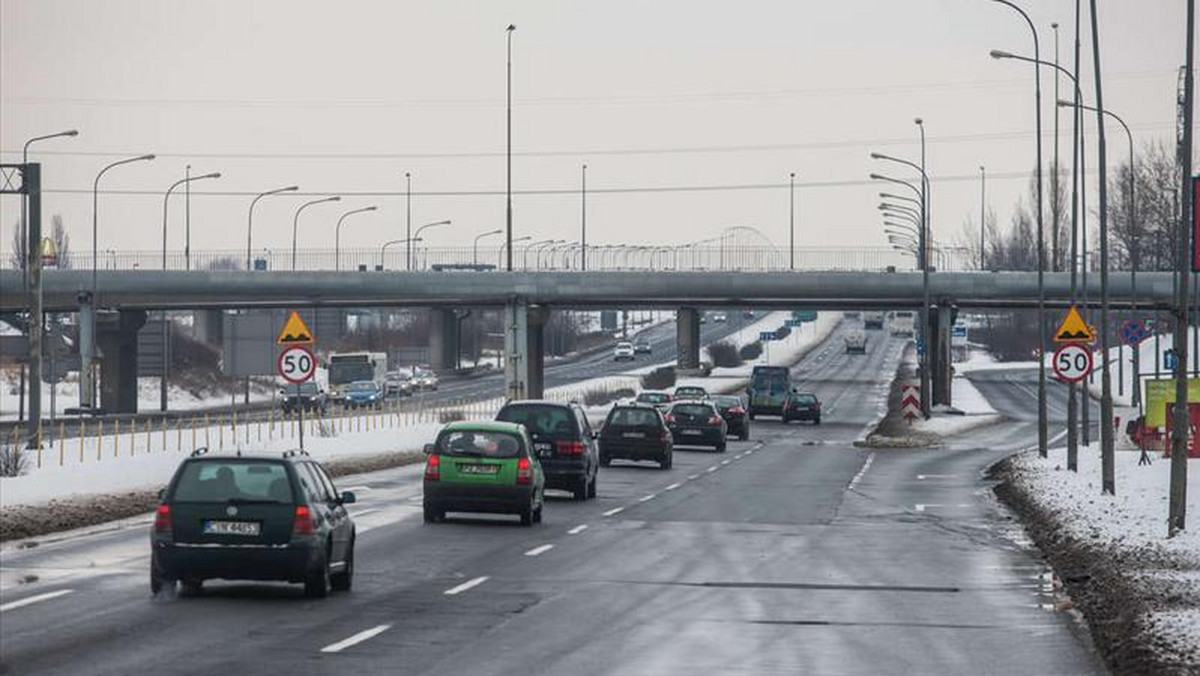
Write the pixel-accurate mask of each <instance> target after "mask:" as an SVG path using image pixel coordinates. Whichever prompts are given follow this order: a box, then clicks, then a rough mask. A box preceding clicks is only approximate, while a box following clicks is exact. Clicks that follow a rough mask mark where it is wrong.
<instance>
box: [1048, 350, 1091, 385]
mask: <svg viewBox="0 0 1200 676" xmlns="http://www.w3.org/2000/svg"><path fill="white" fill-rule="evenodd" d="M1092 366H1093V362H1092V351H1091V350H1089V349H1088V348H1087V346H1086V345H1080V344H1078V343H1068V344H1066V345H1063V346H1062V347H1060V348H1058V350H1056V351H1055V352H1054V375H1056V376H1058V379H1059V380H1062V381H1064V382H1068V383H1077V382H1079V381H1081V380H1083V379H1084V378H1086V377H1087V376H1088V374H1089V373H1091V372H1092Z"/></svg>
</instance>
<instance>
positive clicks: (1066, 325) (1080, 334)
mask: <svg viewBox="0 0 1200 676" xmlns="http://www.w3.org/2000/svg"><path fill="white" fill-rule="evenodd" d="M1054 342H1056V343H1094V342H1096V335H1095V334H1094V333H1093V332H1092V329H1091V327H1089V326H1088V325H1087V324H1085V323H1084V321H1083V317H1082V316H1080V314H1079V310H1078V309H1076V308H1075V306H1074V305H1072V306H1071V309H1070V310H1068V311H1067V316H1066V317H1063V320H1062V323H1061V324H1059V325H1058V328H1057V329H1055V330H1054Z"/></svg>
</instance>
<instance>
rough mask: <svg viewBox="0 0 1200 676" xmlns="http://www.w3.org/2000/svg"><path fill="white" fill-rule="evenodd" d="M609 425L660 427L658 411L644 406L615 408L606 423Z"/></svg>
mask: <svg viewBox="0 0 1200 676" xmlns="http://www.w3.org/2000/svg"><path fill="white" fill-rule="evenodd" d="M604 424H605V426H609V427H659V426H660V425H661V424H660V423H659V421H658V413H657V412H655V411H653V410H649V409H644V408H614V409H613V410H612V411H610V412H609V414H608V420H607V421H606V422H605V423H604Z"/></svg>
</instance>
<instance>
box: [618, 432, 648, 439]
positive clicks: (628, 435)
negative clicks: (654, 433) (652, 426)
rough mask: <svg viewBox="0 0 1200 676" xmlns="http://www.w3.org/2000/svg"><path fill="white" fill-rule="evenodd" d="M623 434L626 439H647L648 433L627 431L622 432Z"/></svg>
mask: <svg viewBox="0 0 1200 676" xmlns="http://www.w3.org/2000/svg"><path fill="white" fill-rule="evenodd" d="M621 436H623V437H625V438H626V439H645V438H646V433H645V432H626V433H625V434H622V435H621Z"/></svg>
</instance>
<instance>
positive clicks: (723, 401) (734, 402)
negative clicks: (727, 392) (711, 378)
mask: <svg viewBox="0 0 1200 676" xmlns="http://www.w3.org/2000/svg"><path fill="white" fill-rule="evenodd" d="M713 403H714V404H716V405H717V406H718V407H720V408H733V407H734V406H741V405H742V400H741V399H739V398H737V397H714V398H713Z"/></svg>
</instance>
